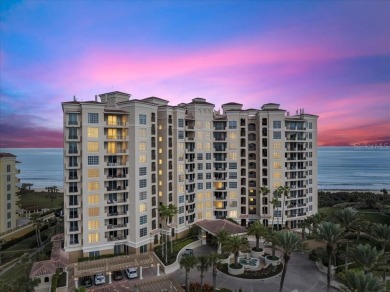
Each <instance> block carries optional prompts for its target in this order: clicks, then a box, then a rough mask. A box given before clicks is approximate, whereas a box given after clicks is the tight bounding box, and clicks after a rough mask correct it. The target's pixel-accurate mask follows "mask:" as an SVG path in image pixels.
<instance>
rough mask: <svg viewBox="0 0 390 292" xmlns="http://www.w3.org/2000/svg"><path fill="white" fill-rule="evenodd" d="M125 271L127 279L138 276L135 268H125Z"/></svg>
mask: <svg viewBox="0 0 390 292" xmlns="http://www.w3.org/2000/svg"><path fill="white" fill-rule="evenodd" d="M125 272H126V276H127V278H129V279H134V278H137V277H138V272H137V268H127V269H126V270H125Z"/></svg>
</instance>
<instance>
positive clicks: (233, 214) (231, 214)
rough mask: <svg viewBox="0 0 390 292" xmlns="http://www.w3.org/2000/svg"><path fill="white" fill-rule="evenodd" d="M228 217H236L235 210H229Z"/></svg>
mask: <svg viewBox="0 0 390 292" xmlns="http://www.w3.org/2000/svg"><path fill="white" fill-rule="evenodd" d="M229 217H230V218H237V210H233V211H229Z"/></svg>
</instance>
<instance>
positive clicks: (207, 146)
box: [204, 143, 211, 151]
mask: <svg viewBox="0 0 390 292" xmlns="http://www.w3.org/2000/svg"><path fill="white" fill-rule="evenodd" d="M204 150H206V151H210V150H211V143H204Z"/></svg>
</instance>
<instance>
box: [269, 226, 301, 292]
mask: <svg viewBox="0 0 390 292" xmlns="http://www.w3.org/2000/svg"><path fill="white" fill-rule="evenodd" d="M275 244H276V245H277V246H279V247H280V248H281V249H282V250H283V259H284V266H283V272H282V277H281V279H280V286H279V292H282V291H283V284H284V279H285V277H286V272H287V265H288V262H289V260H290V258H291V253H292V252H293V251H294V250H297V249H302V248H303V244H302V241H301V239H300V238H299V236H298V235H297V234H295V233H294V232H292V231H289V230H282V231H279V232H276V234H275Z"/></svg>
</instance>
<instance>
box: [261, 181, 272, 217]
mask: <svg viewBox="0 0 390 292" xmlns="http://www.w3.org/2000/svg"><path fill="white" fill-rule="evenodd" d="M269 192H270V191H269V188H268V187H267V186H262V187H260V190H259V194H263V196H264V197H265V196H267V195H268V194H269ZM259 199H260V213H262V209H261V204H262V201H263V200H262V198H261V196H260V198H259ZM260 219H261V217H260Z"/></svg>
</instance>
